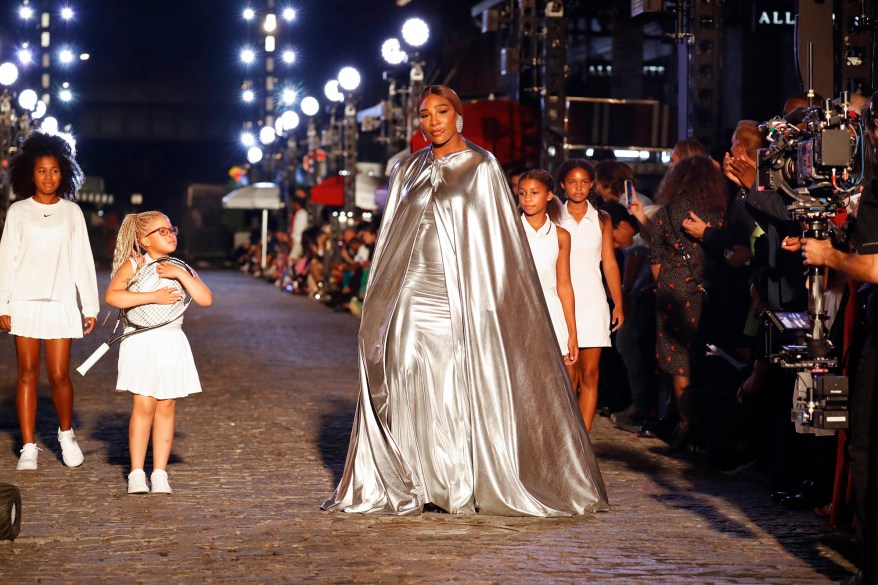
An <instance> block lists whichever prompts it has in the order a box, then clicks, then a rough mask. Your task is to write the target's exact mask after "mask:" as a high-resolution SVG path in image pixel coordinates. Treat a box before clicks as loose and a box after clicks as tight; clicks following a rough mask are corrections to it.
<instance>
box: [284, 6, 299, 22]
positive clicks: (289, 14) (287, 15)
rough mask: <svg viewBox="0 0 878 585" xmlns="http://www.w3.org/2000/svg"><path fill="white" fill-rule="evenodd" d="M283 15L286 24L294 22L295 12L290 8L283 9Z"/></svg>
mask: <svg viewBox="0 0 878 585" xmlns="http://www.w3.org/2000/svg"><path fill="white" fill-rule="evenodd" d="M283 15H284V20H286V21H287V22H291V21H293V20H296V11H295V10H293V9H292V8H284V12H283Z"/></svg>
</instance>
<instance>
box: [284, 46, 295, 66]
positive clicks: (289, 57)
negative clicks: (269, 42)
mask: <svg viewBox="0 0 878 585" xmlns="http://www.w3.org/2000/svg"><path fill="white" fill-rule="evenodd" d="M283 60H284V63H286V64H287V65H290V64H291V63H294V62H295V61H296V53H295V51H293V50H291V49H287V50H286V51H284V55H283Z"/></svg>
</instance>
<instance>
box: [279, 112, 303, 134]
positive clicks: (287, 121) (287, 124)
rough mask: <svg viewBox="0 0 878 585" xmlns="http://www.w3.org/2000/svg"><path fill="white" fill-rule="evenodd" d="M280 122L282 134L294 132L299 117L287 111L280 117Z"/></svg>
mask: <svg viewBox="0 0 878 585" xmlns="http://www.w3.org/2000/svg"><path fill="white" fill-rule="evenodd" d="M280 122H281V128H283V130H284V132H289V131H290V130H295V128H296V126H298V125H299V115H298V114H297V113H296V112H294V111H292V110H287V111H286V112H284V113H283V114H282V115H281V117H280Z"/></svg>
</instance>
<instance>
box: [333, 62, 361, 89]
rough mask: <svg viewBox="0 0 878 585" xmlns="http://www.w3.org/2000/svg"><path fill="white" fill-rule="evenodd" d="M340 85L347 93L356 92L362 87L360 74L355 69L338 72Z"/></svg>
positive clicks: (344, 69)
mask: <svg viewBox="0 0 878 585" xmlns="http://www.w3.org/2000/svg"><path fill="white" fill-rule="evenodd" d="M338 84H339V85H340V86H341V88H342V89H343V90H345V91H354V90H355V89H357V88H358V87H359V86H360V72H359V71H357V70H356V69H354V68H353V67H345V68H343V69H342V70H341V71H339V72H338Z"/></svg>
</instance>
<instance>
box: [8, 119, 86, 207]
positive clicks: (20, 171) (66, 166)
mask: <svg viewBox="0 0 878 585" xmlns="http://www.w3.org/2000/svg"><path fill="white" fill-rule="evenodd" d="M44 156H51V157H54V158H55V160H57V161H58V166H59V167H60V168H61V183H60V184H59V185H58V191H57V193H56V194H57V195H58V197H60V198H61V199H68V200H70V201H76V193H77V191H79V188H80V187H81V186H82V181H83V180H84V179H85V175H84V174H83V172H82V169H81V168H79V164H78V163H77V162H76V143H75V142H74V141H73V137H72V136H69V135H66V134H60V133H49V132H43V131H42V130H34V131H33V132H31V133H30V134H28V136H27V138H25V139H24V143H23V144H22V145H21V150H19V151H18V153H17V154H16V155H15V156H14V157H13V158H12V160H11V161H10V162H9V179H10V183H11V184H12V191H13V192H14V193H15V196H16V197H18V198H19V199H26V198H28V197H33V196H34V195H35V194H36V192H37V188H36V185H34V166H35V165H36V161H37V159H38V158H41V157H44Z"/></svg>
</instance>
